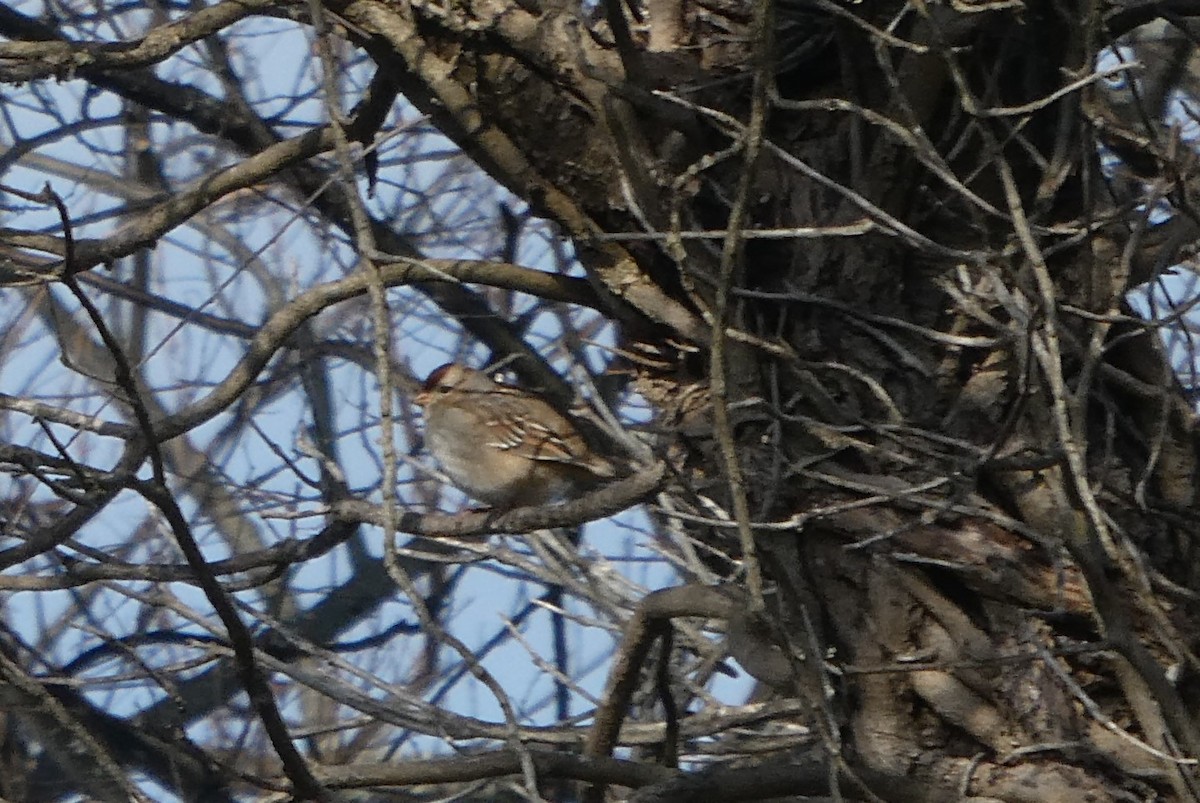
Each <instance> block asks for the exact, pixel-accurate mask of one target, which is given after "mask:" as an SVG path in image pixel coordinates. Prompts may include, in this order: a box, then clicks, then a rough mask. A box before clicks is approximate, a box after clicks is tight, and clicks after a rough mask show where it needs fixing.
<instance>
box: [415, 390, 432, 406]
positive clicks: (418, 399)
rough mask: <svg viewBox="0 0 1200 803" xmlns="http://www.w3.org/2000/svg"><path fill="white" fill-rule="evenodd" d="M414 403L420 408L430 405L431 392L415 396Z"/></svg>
mask: <svg viewBox="0 0 1200 803" xmlns="http://www.w3.org/2000/svg"><path fill="white" fill-rule="evenodd" d="M412 401H413V404H415V405H417V406H418V407H424V406H425V405H427V404H429V391H427V390H423V391H421V392H420V393H418V394H417V395H416V396H413V400H412Z"/></svg>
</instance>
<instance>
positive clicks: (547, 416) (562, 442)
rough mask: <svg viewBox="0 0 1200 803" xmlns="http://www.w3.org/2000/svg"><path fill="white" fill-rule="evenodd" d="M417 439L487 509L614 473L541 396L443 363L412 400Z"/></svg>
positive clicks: (560, 492)
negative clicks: (417, 412)
mask: <svg viewBox="0 0 1200 803" xmlns="http://www.w3.org/2000/svg"><path fill="white" fill-rule="evenodd" d="M413 401H414V402H415V403H416V404H418V405H419V406H421V407H423V408H424V411H425V445H426V446H427V447H428V448H429V451H430V453H431V454H432V455H433V456H434V458H435V459H436V460H437V461H438V463H439V464H440V465H441V467H442V470H444V471H445V472H446V474H448V475H449V476H450V479H451V480H452V481H453V482H454V484H455V485H457V486H458V487H459V488H460V489H461V490H463V491H465V492H466V493H468V494H470V495H471V496H473V497H475V498H476V499H478V500H479V501H481V502H486V503H488V504H489V505H492V506H494V507H501V508H508V507H516V506H525V505H541V504H544V503H546V502H549V501H551V500H554V499H560V498H562V497H564V496H569V495H571V494H572V493H577V492H579V491H582V490H587V489H588V488H590V487H593V486H595V485H597V484H599V483H600V482H601V481H602V480H605V479H608V478H610V477H613V476H615V472H614V471H613V467H612V464H611V463H609V462H608V461H607V460H605V459H604V458H603V457H601V456H599V455H597V454H596V453H594V452H593V451H592V450H591V449H590V448H589V447H588V445H587V443H585V442H584V440H583V438H582V437H581V436H580V434H579V432H578V431H576V429H575V426H574V425H573V424H572V423H571V422H570V421H568V420H567V419H566V418H564V417H563V416H561V415H559V414H558V413H557V412H555V410H554V408H553V407H551V406H550V405H549V404H548V403H547V402H546V401H545V400H544V399H542V398H540V397H539V396H536V395H534V394H532V393H529V392H527V391H524V390H521V389H520V388H515V387H512V386H511V385H502V384H500V383H498V382H495V381H493V380H492V379H491V377H489V376H488V375H487V374H485V373H483V372H482V371H476V370H475V369H474V368H467V367H466V366H464V365H459V364H457V363H449V364H447V365H443V366H442V367H440V368H437V369H435V370H434V371H433V373H431V374H430V375H429V378H428V379H426V380H425V386H424V388H423V389H422V391H421V392H420V393H418V394H417V396H416V398H415V399H414V400H413Z"/></svg>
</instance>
